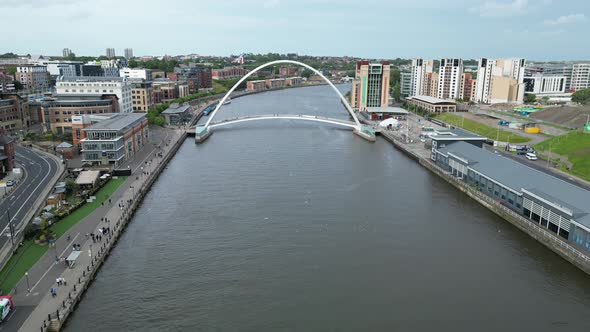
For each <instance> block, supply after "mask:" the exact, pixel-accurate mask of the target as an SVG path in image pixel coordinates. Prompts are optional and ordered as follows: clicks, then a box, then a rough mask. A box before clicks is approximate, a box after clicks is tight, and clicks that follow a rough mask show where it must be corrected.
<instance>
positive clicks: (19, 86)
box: [12, 81, 24, 91]
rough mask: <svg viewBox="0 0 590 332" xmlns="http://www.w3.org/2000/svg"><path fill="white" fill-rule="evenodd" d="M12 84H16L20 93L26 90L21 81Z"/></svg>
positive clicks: (15, 86)
mask: <svg viewBox="0 0 590 332" xmlns="http://www.w3.org/2000/svg"><path fill="white" fill-rule="evenodd" d="M12 83H13V84H14V88H15V89H16V90H17V91H20V90H22V89H24V86H23V84H22V83H21V82H20V81H12Z"/></svg>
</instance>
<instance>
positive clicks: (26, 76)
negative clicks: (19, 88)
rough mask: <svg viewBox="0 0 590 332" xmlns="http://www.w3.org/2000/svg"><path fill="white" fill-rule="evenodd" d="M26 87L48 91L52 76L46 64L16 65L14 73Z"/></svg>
mask: <svg viewBox="0 0 590 332" xmlns="http://www.w3.org/2000/svg"><path fill="white" fill-rule="evenodd" d="M14 76H15V78H16V80H17V81H19V82H20V83H21V84H22V85H23V87H24V88H25V89H29V90H41V91H47V90H49V87H50V82H51V78H50V76H49V72H48V71H47V67H46V66H38V65H27V66H18V67H16V73H15V74H14Z"/></svg>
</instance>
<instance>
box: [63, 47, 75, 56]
mask: <svg viewBox="0 0 590 332" xmlns="http://www.w3.org/2000/svg"><path fill="white" fill-rule="evenodd" d="M72 54H73V52H72V50H70V49H69V48H64V49H63V51H62V56H63V57H64V58H68V57H69V56H70V55H72Z"/></svg>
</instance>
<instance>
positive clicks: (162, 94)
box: [152, 78, 178, 104]
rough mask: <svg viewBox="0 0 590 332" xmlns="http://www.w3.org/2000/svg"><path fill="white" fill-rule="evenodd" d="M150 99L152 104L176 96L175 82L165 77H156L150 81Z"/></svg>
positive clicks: (169, 99)
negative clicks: (151, 89) (151, 91)
mask: <svg viewBox="0 0 590 332" xmlns="http://www.w3.org/2000/svg"><path fill="white" fill-rule="evenodd" d="M152 88H153V94H152V101H153V103H154V104H159V103H162V102H167V101H171V100H174V99H176V98H178V94H177V93H176V82H174V81H171V80H169V79H167V78H158V79H155V80H153V81H152Z"/></svg>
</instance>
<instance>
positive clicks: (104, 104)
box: [31, 94, 119, 134]
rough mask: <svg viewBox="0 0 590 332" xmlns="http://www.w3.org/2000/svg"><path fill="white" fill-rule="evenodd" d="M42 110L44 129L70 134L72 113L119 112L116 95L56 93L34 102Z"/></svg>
mask: <svg viewBox="0 0 590 332" xmlns="http://www.w3.org/2000/svg"><path fill="white" fill-rule="evenodd" d="M33 105H35V106H37V107H38V108H39V109H40V112H41V122H42V124H43V130H44V131H46V132H52V133H56V134H70V133H71V131H72V122H71V118H72V115H82V114H108V113H117V112H119V104H118V102H117V96H115V95H107V94H105V95H100V96H92V95H55V96H52V97H45V98H43V99H42V100H40V101H37V102H34V103H32V105H31V106H33Z"/></svg>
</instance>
